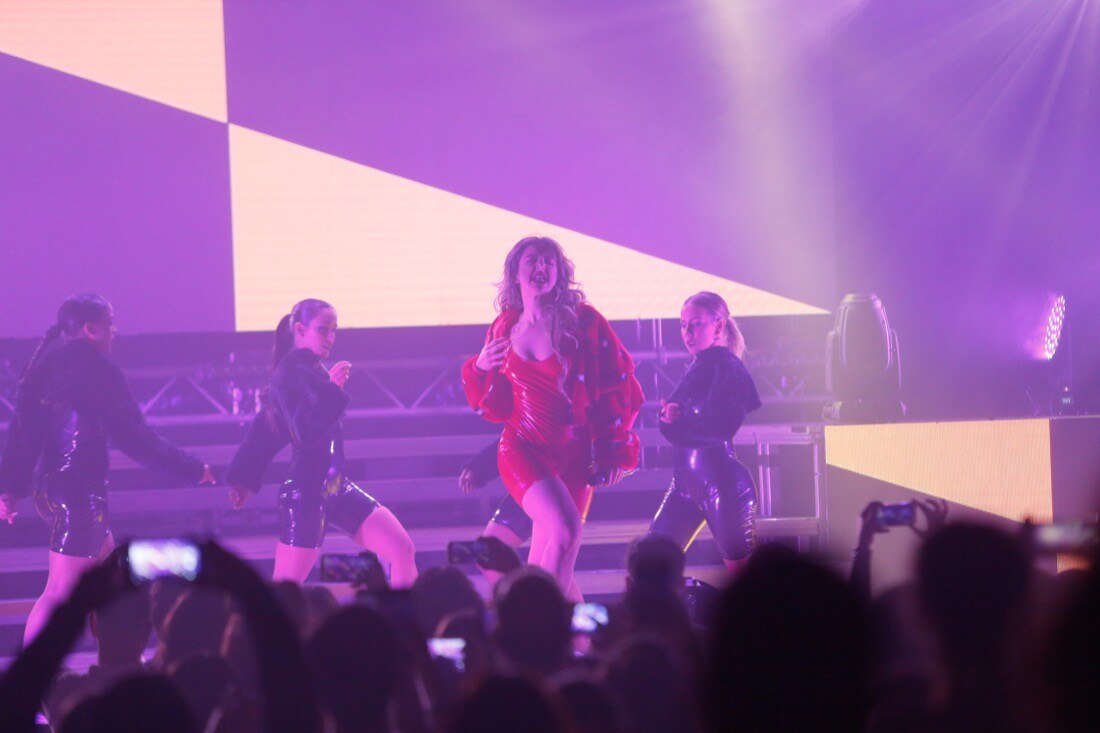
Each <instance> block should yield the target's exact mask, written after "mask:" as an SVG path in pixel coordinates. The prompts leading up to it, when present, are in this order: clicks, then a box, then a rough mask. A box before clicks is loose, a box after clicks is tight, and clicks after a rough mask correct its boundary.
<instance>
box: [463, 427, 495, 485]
mask: <svg viewBox="0 0 1100 733" xmlns="http://www.w3.org/2000/svg"><path fill="white" fill-rule="evenodd" d="M499 445H500V438H497V439H496V440H494V441H493V442H492V443H490V444H489V445H487V446H485V447H484V448H482V449H481V450H480V451H478V452H477V453H475V454H474V455H472V456H470V457H469V458H467V459H466V460H465V462H463V464H462V468H463V470H466V471H469V472H470V474H471V480H472V481H473V484H474V486H475V487H476V488H479V489H480V488H481V487H482V486H484V485H485V484H487V483H489V482H490V481H492V480H493V479H495V478H496V477H497V476H499V475H500V469H499V468H498V467H497V448H498V446H499Z"/></svg>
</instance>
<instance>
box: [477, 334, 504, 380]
mask: <svg viewBox="0 0 1100 733" xmlns="http://www.w3.org/2000/svg"><path fill="white" fill-rule="evenodd" d="M511 343H512V341H511V339H509V338H508V337H507V336H501V337H500V338H497V339H493V340H492V341H490V342H489V343H487V344H485V348H483V349H482V350H481V353H480V354H478V355H477V362H476V363H475V366H477V368H478V369H480V370H481V371H483V372H487V371H489V370H490V369H495V368H497V367H498V366H500V365H501V364H503V363H504V356H505V354H506V353H507V352H508V346H509V345H510V344H511Z"/></svg>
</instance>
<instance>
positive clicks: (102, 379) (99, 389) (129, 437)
mask: <svg viewBox="0 0 1100 733" xmlns="http://www.w3.org/2000/svg"><path fill="white" fill-rule="evenodd" d="M89 369H90V371H91V372H92V373H91V374H90V375H89V378H91V379H92V380H94V381H93V383H92V384H91V385H90V387H91V389H92V390H93V391H94V393H95V395H96V398H97V399H98V400H99V401H100V406H101V409H102V410H103V419H104V423H105V425H106V426H107V435H108V436H109V437H110V439H111V443H112V444H113V445H114V446H115V447H116V448H118V449H119V450H121V451H122V452H123V453H125V454H126V455H128V456H130V457H131V458H133V459H134V460H135V461H137V462H138V463H140V464H142V465H143V466H147V467H149V468H155V469H158V470H160V471H163V472H165V473H167V474H169V475H172V476H175V477H177V478H179V479H182V480H183V481H188V482H191V483H196V484H197V483H198V482H199V481H200V480H202V474H203V462H202V461H201V460H200V459H199V458H198V457H197V456H195V455H194V454H193V453H189V452H187V451H185V450H183V449H182V448H178V447H176V446H175V445H172V444H171V443H169V442H168V441H167V440H165V439H164V438H162V437H160V436H159V435H157V434H156V432H154V431H153V429H152V428H151V427H149V424H148V423H146V422H145V416H144V415H142V414H141V409H140V408H139V407H138V405H137V403H136V402H134V398H133V397H131V396H130V389H129V387H127V386H126V379H125V377H123V376H122V371H121V370H120V369H119V368H118V367H117V366H115V365H114V364H112V363H110V362H108V361H106V360H102V361H100V362H98V363H96V364H94V365H92V366H90V367H89Z"/></svg>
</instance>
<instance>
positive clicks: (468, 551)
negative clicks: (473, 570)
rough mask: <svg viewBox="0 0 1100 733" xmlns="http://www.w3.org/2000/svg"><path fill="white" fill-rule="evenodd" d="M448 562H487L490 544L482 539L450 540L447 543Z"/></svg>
mask: <svg viewBox="0 0 1100 733" xmlns="http://www.w3.org/2000/svg"><path fill="white" fill-rule="evenodd" d="M447 562H449V563H451V564H452V565H473V564H476V563H479V562H480V563H487V562H489V546H488V545H487V544H485V542H483V541H482V540H470V541H468V542H449V543H448V544H447Z"/></svg>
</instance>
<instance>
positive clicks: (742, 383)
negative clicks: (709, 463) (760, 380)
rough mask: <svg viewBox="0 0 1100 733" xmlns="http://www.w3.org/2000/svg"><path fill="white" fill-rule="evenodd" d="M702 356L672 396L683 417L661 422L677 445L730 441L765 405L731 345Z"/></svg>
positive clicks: (667, 434)
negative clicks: (745, 422)
mask: <svg viewBox="0 0 1100 733" xmlns="http://www.w3.org/2000/svg"><path fill="white" fill-rule="evenodd" d="M700 356H701V357H702V358H701V359H699V360H697V361H696V364H695V365H694V366H692V368H691V369H690V370H689V372H688V373H687V374H685V375H684V379H683V380H682V381H681V383H680V385H679V386H678V387H677V388H676V390H675V391H674V392H673V394H672V397H671V398H670V399H669V401H670V402H678V403H679V404H680V405H681V407H682V408H683V409H682V413H681V416H680V419H678V420H676V421H675V422H673V423H665V422H662V423H660V429H661V433H662V434H663V435H664V436H665V438H667V439H668V440H669V442H671V443H673V444H675V445H691V446H696V445H710V444H714V443H721V442H724V441H727V440H729V439H731V438H732V437H733V435H734V434H735V433H736V432H737V431H738V429H739V428H740V427H741V423H742V422H744V420H745V416H746V415H748V414H749V413H750V412H752V411H753V410H756V409H758V408H759V407H760V405H761V402H760V395H759V394H758V393H757V391H756V384H755V383H754V382H753V380H752V375H750V374H749V370H748V369H746V368H745V365H744V363H742V361H741V360H740V359H738V358H737V357H736V356H734V355H733V354H732V353H730V352H729V350H728V349H723V348H717V349H712V350H710V351H708V352H705V353H704V354H701V355H700Z"/></svg>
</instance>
